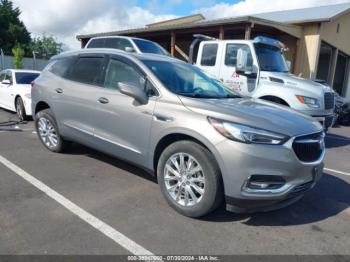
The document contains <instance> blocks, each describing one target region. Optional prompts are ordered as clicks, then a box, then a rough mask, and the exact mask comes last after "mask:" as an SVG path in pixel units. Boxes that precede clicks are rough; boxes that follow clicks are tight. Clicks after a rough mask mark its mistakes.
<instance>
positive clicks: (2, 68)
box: [0, 48, 5, 70]
mask: <svg viewBox="0 0 350 262" xmlns="http://www.w3.org/2000/svg"><path fill="white" fill-rule="evenodd" d="M0 53H1V70H4V67H5V58H4V51H3V50H2V48H0Z"/></svg>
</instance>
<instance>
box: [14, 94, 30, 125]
mask: <svg viewBox="0 0 350 262" xmlns="http://www.w3.org/2000/svg"><path fill="white" fill-rule="evenodd" d="M15 108H16V113H17V116H18V118H19V120H20V121H26V120H28V116H27V114H26V109H25V107H24V103H23V100H22V98H21V97H17V98H16V101H15Z"/></svg>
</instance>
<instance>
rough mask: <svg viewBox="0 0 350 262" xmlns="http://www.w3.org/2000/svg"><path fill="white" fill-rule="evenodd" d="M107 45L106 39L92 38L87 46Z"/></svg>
mask: <svg viewBox="0 0 350 262" xmlns="http://www.w3.org/2000/svg"><path fill="white" fill-rule="evenodd" d="M103 47H105V39H104V38H98V39H92V40H91V41H90V43H89V44H88V46H87V47H86V48H103Z"/></svg>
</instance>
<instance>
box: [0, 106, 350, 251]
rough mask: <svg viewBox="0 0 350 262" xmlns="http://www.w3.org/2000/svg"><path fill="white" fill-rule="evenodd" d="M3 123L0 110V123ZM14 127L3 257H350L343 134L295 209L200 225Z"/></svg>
mask: <svg viewBox="0 0 350 262" xmlns="http://www.w3.org/2000/svg"><path fill="white" fill-rule="evenodd" d="M9 118H15V115H14V114H12V113H9V112H7V111H3V110H0V122H4V121H7V120H8V119H9ZM19 127H20V128H21V129H22V130H23V131H21V132H13V131H0V156H1V157H3V158H4V159H6V160H7V161H8V162H9V163H11V165H13V166H6V165H4V164H3V163H0V254H2V255H4V254H7V255H16V254H26V255H28V254H35V255H39V254H55V255H77V254H78V255H92V254H94V255H98V254H105V255H113V254H133V253H135V252H137V250H141V251H142V250H146V251H149V252H150V253H152V254H157V255H160V254H162V255H169V254H172V255H175V254H176V255H186V254H188V255H189V254H192V255H193V254H195V255H203V254H215V255H225V254H227V255H232V254H236V255H237V254H242V255H244V254H255V255H263V254H269V255H271V254H274V255H286V254H288V255H295V254H297V255H303V254H313V255H324V254H328V255H332V254H338V255H350V249H349V247H350V245H349V244H350V227H349V225H350V224H349V221H350V208H349V206H350V185H349V182H350V127H336V128H333V129H332V130H331V131H330V133H329V134H328V135H327V138H326V144H327V148H328V150H327V153H326V158H325V166H326V169H325V174H324V176H323V178H322V179H321V181H320V182H319V184H318V185H317V186H316V187H315V188H314V189H313V190H312V191H311V192H308V193H307V194H306V195H305V197H304V198H303V199H302V200H301V201H299V202H297V203H296V204H294V205H292V206H290V207H287V208H284V209H282V210H278V211H274V212H268V213H258V214H252V215H237V214H234V213H230V212H227V211H225V209H224V207H221V208H220V209H219V210H217V211H215V212H214V213H212V214H210V215H208V216H206V217H204V218H201V219H191V218H186V217H184V216H182V215H180V214H178V213H176V212H175V211H174V210H173V209H172V208H170V207H169V206H168V205H167V203H166V202H165V200H164V198H163V196H162V195H161V192H160V189H159V187H158V185H157V183H156V180H155V179H154V178H153V177H152V176H151V175H149V174H148V173H146V172H145V171H143V170H141V169H139V168H136V167H134V166H132V165H130V164H128V163H125V162H123V161H121V160H118V159H116V158H112V157H109V156H106V155H104V154H102V153H99V152H96V151H94V150H92V149H89V148H86V147H84V146H81V145H76V144H74V145H73V146H72V148H71V149H70V150H69V151H68V152H67V153H65V154H55V153H51V152H49V151H48V150H46V149H45V148H44V147H43V146H42V145H41V144H40V142H39V140H38V138H37V135H36V134H35V132H34V125H33V122H31V121H30V122H28V123H27V124H20V125H19ZM11 167H12V169H11ZM60 201H61V202H60ZM133 245H134V246H133ZM138 248H140V249H138ZM135 250H136V251H135Z"/></svg>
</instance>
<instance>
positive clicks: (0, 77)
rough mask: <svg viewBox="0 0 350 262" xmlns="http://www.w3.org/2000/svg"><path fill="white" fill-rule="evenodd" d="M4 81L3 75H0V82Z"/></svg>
mask: <svg viewBox="0 0 350 262" xmlns="http://www.w3.org/2000/svg"><path fill="white" fill-rule="evenodd" d="M4 79H5V73H2V74H0V82H1V81H2V80H4Z"/></svg>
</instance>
